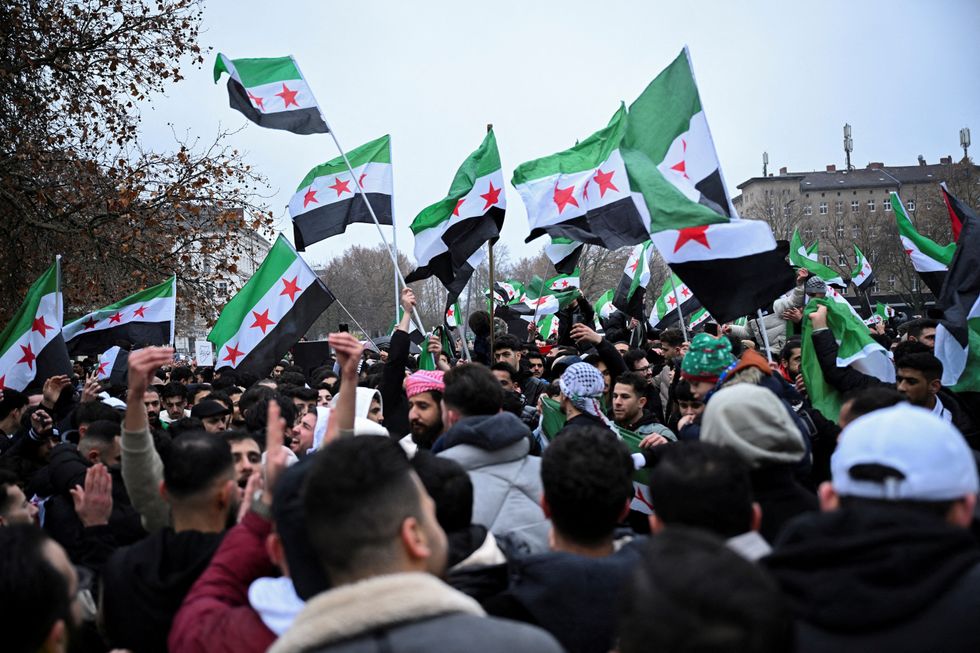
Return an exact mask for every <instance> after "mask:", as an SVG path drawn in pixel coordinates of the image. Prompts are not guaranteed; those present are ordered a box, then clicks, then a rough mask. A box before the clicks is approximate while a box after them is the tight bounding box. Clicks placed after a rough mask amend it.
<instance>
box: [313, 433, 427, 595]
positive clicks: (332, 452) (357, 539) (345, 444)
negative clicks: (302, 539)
mask: <svg viewBox="0 0 980 653" xmlns="http://www.w3.org/2000/svg"><path fill="white" fill-rule="evenodd" d="M303 496H304V499H303V505H304V509H305V512H306V521H307V524H308V525H309V535H310V544H311V545H312V546H313V551H314V552H315V554H316V556H317V558H318V559H319V561H320V564H321V566H322V567H323V570H324V571H325V572H326V573H327V575H328V576H329V577H330V578H331V579H334V580H335V581H336V580H337V579H339V578H349V577H363V576H367V575H373V573H375V572H377V571H379V570H380V571H382V572H383V571H387V570H388V568H389V567H390V565H391V564H392V563H394V562H395V560H394V555H393V551H394V547H395V545H396V543H397V541H398V537H399V527H400V524H402V522H403V521H404V520H405V519H406V518H408V517H413V516H414V517H416V518H421V501H420V499H421V497H420V496H419V489H418V486H417V481H416V480H415V477H414V474H413V472H412V466H411V464H410V463H409V461H408V458H407V457H406V456H405V453H404V451H403V450H402V448H401V447H399V446H398V444H396V443H395V442H393V441H392V440H390V439H389V438H344V439H341V440H337V441H335V442H333V443H331V444H330V445H328V446H327V447H325V448H324V449H322V450H321V451H320V452H318V453H317V454H316V459H315V461H314V463H313V467H312V469H310V471H309V475H308V477H307V479H306V486H305V488H304V491H303Z"/></svg>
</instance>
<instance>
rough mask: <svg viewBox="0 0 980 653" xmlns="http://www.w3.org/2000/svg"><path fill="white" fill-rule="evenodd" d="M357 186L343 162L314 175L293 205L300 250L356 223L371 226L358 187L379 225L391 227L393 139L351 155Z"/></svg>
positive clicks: (324, 166)
mask: <svg viewBox="0 0 980 653" xmlns="http://www.w3.org/2000/svg"><path fill="white" fill-rule="evenodd" d="M347 160H348V161H350V165H351V168H353V169H354V177H356V178H357V182H356V183H355V181H354V179H353V178H352V177H351V174H350V171H348V169H347V164H346V163H345V162H344V159H343V157H337V158H336V159H331V160H330V161H327V162H326V163H324V164H322V165H318V166H317V167H315V168H313V169H312V170H310V171H309V172H308V173H307V174H306V177H304V178H303V181H301V182H300V184H299V188H297V189H296V194H295V195H293V197H292V199H290V200H289V215H290V217H292V219H293V239H294V240H295V241H296V249H297V250H298V251H300V252H302V251H304V250H305V249H306V248H307V247H308V246H309V245H312V244H313V243H317V242H320V241H321V240H325V239H327V238H330V237H331V236H336V235H338V234H342V233H344V231H346V229H347V225H349V224H353V223H355V222H367V223H373V222H374V220H373V219H372V218H371V214H370V213H369V212H368V208H367V206H366V205H365V203H364V198H363V197H362V196H361V194H360V193H358V192H357V185H358V184H360V186H361V189H363V191H364V193H365V195H367V199H368V201H369V202H370V203H371V208H373V209H374V215H375V216H376V217H377V218H378V222H379V223H380V224H387V225H390V224H391V223H392V222H391V220H392V218H391V216H392V210H391V196H392V181H391V178H392V175H391V137H389V136H387V135H385V136H382V137H381V138H379V139H377V140H373V141H371V142H370V143H365V144H364V145H362V146H360V147H359V148H357V149H355V150H351V151H350V152H348V153H347Z"/></svg>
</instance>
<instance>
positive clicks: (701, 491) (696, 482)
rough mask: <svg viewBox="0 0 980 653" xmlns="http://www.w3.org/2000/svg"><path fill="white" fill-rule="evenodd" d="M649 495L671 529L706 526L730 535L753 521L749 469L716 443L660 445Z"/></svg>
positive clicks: (743, 528) (660, 515) (732, 535)
mask: <svg viewBox="0 0 980 653" xmlns="http://www.w3.org/2000/svg"><path fill="white" fill-rule="evenodd" d="M650 500H651V503H652V504H653V509H654V512H655V514H656V515H657V517H658V518H659V519H660V521H662V522H663V523H664V524H666V525H667V526H668V527H671V528H672V527H673V526H674V525H675V524H676V525H682V526H691V527H695V528H703V529H705V530H707V531H710V532H712V533H714V534H716V535H718V536H719V537H723V538H726V539H727V538H730V537H734V536H736V535H741V534H742V533H745V532H746V531H748V530H749V529H750V528H751V526H752V486H751V483H750V482H749V473H748V469H747V468H746V466H745V464H744V463H743V462H742V461H741V460H740V459H739V458H738V456H736V455H735V454H734V453H733V452H731V451H729V450H727V449H724V448H722V447H719V446H716V445H713V444H708V443H705V442H680V443H677V444H675V445H671V446H669V447H662V451H661V452H660V456H659V458H658V460H657V463H656V465H655V466H654V467H653V468H652V469H651V470H650Z"/></svg>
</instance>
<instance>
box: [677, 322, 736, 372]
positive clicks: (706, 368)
mask: <svg viewBox="0 0 980 653" xmlns="http://www.w3.org/2000/svg"><path fill="white" fill-rule="evenodd" d="M734 361H735V357H734V356H733V355H732V343H730V342H729V341H728V338H715V337H714V336H711V335H708V334H707V333H699V334H698V335H696V336H694V340H692V341H691V347H690V348H689V349H688V350H687V353H686V354H685V355H684V360H683V361H682V362H681V375H682V376H683V377H684V378H685V379H687V380H688V381H695V382H697V381H708V382H712V383H714V382H715V381H717V380H718V377H719V376H721V373H722V372H724V371H725V369H726V368H727V367H728V366H729V365H731V364H732V363H733V362H734Z"/></svg>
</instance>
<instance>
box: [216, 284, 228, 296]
mask: <svg viewBox="0 0 980 653" xmlns="http://www.w3.org/2000/svg"><path fill="white" fill-rule="evenodd" d="M218 294H219V295H221V296H222V297H227V296H228V283H227V282H226V281H219V282H218Z"/></svg>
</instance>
